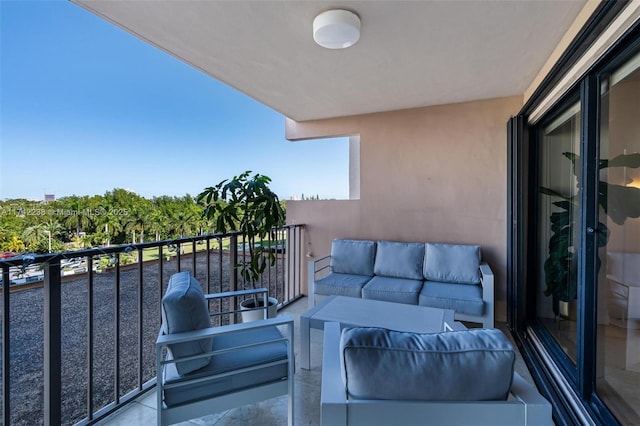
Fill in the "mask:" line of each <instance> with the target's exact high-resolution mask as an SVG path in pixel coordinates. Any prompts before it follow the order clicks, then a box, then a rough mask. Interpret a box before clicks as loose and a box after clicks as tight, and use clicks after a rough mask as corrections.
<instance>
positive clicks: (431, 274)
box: [424, 243, 480, 284]
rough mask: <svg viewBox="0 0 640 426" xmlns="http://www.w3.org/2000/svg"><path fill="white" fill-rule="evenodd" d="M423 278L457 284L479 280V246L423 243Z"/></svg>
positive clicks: (477, 281)
mask: <svg viewBox="0 0 640 426" xmlns="http://www.w3.org/2000/svg"><path fill="white" fill-rule="evenodd" d="M424 278H425V279H426V280H431V281H440V282H448V283H459V284H478V283H479V282H480V246H477V245H464V244H434V243H426V244H425V256H424Z"/></svg>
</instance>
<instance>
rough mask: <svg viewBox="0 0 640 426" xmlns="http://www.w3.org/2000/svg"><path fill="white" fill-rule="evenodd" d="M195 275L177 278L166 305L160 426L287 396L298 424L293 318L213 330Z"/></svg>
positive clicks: (159, 364)
mask: <svg viewBox="0 0 640 426" xmlns="http://www.w3.org/2000/svg"><path fill="white" fill-rule="evenodd" d="M260 292H266V289H259V290H246V291H236V292H226V293H219V294H212V295H205V294H204V293H203V291H202V287H201V286H200V284H199V283H198V282H197V281H196V280H195V278H194V277H193V276H192V275H191V274H190V273H188V272H180V273H178V274H174V275H173V276H172V277H171V279H170V281H169V286H168V288H167V292H166V294H165V296H164V297H163V300H162V327H161V329H160V333H159V335H158V339H157V341H156V369H157V373H158V375H157V397H158V425H168V424H173V423H178V422H181V421H185V420H189V419H193V418H197V417H202V416H205V415H208V414H213V413H216V412H220V411H225V410H228V409H231V408H235V407H239V406H242V405H245V404H251V403H256V402H259V401H262V400H265V399H269V398H273V397H276V396H280V395H288V398H289V404H288V424H289V426H291V425H293V374H294V353H293V320H292V319H291V318H290V317H288V316H283V317H278V318H273V319H264V320H259V321H253V322H251V323H246V324H244V323H243V324H230V325H224V326H217V327H212V326H211V321H210V318H209V309H208V300H214V299H221V298H229V297H238V296H243V295H247V294H255V293H260Z"/></svg>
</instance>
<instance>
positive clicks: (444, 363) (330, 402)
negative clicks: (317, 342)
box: [320, 323, 553, 426]
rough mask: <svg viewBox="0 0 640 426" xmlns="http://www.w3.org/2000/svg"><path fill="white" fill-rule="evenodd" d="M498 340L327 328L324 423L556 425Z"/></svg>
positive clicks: (486, 335) (492, 335) (483, 334)
mask: <svg viewBox="0 0 640 426" xmlns="http://www.w3.org/2000/svg"><path fill="white" fill-rule="evenodd" d="M465 333H470V334H469V337H470V338H469V339H467V336H466V335H465ZM498 333H500V331H499V330H495V329H494V330H488V329H476V330H467V331H453V332H444V333H435V334H431V335H427V334H425V335H420V334H416V333H400V332H393V331H390V330H385V329H372V328H362V327H359V328H352V329H346V330H345V331H344V332H342V333H341V331H340V324H338V323H325V328H324V347H323V364H322V389H321V395H320V401H321V424H322V425H323V426H346V425H363V426H365V425H366V426H376V425H391V424H402V425H403V426H411V425H424V424H426V423H427V422H428V424H434V425H448V426H451V425H470V424H472V425H475V426H482V425H487V426H496V425H505V426H506V425H508V426H517V425H535V426H544V425H553V420H552V417H551V405H550V404H549V402H548V401H547V400H546V399H544V397H542V396H541V395H540V394H539V393H538V391H537V389H536V388H535V387H534V386H533V385H530V384H528V383H527V382H526V381H525V380H524V379H523V378H522V377H520V375H518V374H517V373H515V372H513V360H514V356H515V354H509V352H513V351H512V349H511V348H510V345H509V344H505V343H504V340H502V338H501V336H499V335H498ZM441 337H442V339H440V338H441ZM494 343H495V345H494ZM413 345H416V346H417V347H414V348H413V349H412V348H411V347H412V346H413ZM494 349H495V350H494Z"/></svg>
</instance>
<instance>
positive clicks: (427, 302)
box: [418, 281, 484, 315]
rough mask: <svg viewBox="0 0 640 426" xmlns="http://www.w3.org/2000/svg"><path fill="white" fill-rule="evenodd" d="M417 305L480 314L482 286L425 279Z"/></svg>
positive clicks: (481, 309)
mask: <svg viewBox="0 0 640 426" xmlns="http://www.w3.org/2000/svg"><path fill="white" fill-rule="evenodd" d="M418 305H421V306H430V307H432V308H440V309H452V310H454V311H456V312H460V313H463V314H467V315H482V314H483V313H484V300H482V286H481V285H479V284H478V285H469V284H453V283H440V282H434V281H425V282H424V285H423V286H422V290H421V291H420V295H419V297H418Z"/></svg>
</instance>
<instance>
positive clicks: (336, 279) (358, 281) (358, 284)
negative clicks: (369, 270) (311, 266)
mask: <svg viewBox="0 0 640 426" xmlns="http://www.w3.org/2000/svg"><path fill="white" fill-rule="evenodd" d="M370 280H371V277H370V276H368V275H353V274H338V273H335V272H332V273H330V274H329V275H327V276H326V277H324V278H321V279H319V280H317V281H316V283H315V290H314V292H315V293H316V294H324V295H327V296H331V295H336V296H349V297H362V287H364V285H365V284H366V283H368V282H369V281H370Z"/></svg>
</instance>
